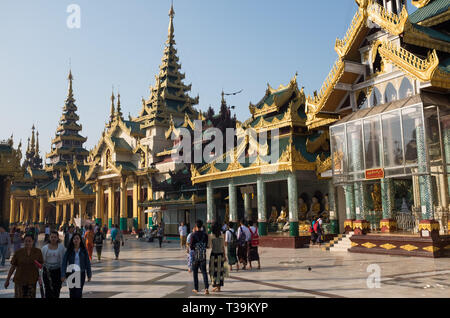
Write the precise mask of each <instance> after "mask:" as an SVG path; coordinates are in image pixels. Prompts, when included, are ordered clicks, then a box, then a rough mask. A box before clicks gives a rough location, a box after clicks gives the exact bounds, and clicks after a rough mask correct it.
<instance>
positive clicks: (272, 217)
mask: <svg viewBox="0 0 450 318" xmlns="http://www.w3.org/2000/svg"><path fill="white" fill-rule="evenodd" d="M277 219H278V211H277V208H276V207H275V206H272V211H271V212H270V217H269V223H276V222H277Z"/></svg>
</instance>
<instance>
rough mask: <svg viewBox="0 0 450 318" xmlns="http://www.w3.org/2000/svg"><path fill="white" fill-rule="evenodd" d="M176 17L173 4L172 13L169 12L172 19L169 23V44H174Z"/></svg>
mask: <svg viewBox="0 0 450 318" xmlns="http://www.w3.org/2000/svg"><path fill="white" fill-rule="evenodd" d="M174 16H175V10H174V9H173V3H172V5H171V7H170V11H169V17H170V22H169V38H168V40H167V42H168V44H172V42H173V34H174V27H173V17H174Z"/></svg>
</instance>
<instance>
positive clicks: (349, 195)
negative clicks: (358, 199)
mask: <svg viewBox="0 0 450 318" xmlns="http://www.w3.org/2000/svg"><path fill="white" fill-rule="evenodd" d="M353 188H354V187H353V184H352V183H350V184H347V185H345V186H344V193H345V214H346V218H347V219H346V220H345V222H344V228H345V233H348V232H351V231H353V221H354V220H355V219H356V213H355V193H354V189H353Z"/></svg>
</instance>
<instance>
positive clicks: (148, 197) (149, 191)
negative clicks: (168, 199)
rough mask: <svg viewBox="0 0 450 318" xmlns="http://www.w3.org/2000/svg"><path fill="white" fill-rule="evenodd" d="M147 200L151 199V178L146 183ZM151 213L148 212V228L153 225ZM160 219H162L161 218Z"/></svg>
mask: <svg viewBox="0 0 450 318" xmlns="http://www.w3.org/2000/svg"><path fill="white" fill-rule="evenodd" d="M147 201H153V187H152V182H151V180H148V183H147ZM153 221H154V220H153V213H149V214H148V226H149V228H150V227H152V226H153ZM161 221H162V220H161Z"/></svg>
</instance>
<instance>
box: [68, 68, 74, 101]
mask: <svg viewBox="0 0 450 318" xmlns="http://www.w3.org/2000/svg"><path fill="white" fill-rule="evenodd" d="M67 79H68V80H69V93H68V94H67V99H68V100H69V99H73V89H72V81H73V76H72V69H70V70H69V76H68V77H67Z"/></svg>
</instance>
